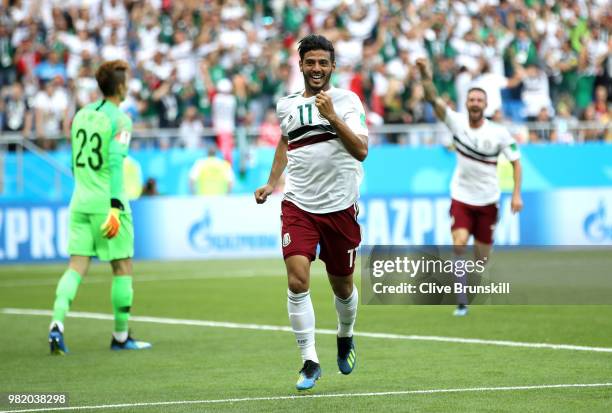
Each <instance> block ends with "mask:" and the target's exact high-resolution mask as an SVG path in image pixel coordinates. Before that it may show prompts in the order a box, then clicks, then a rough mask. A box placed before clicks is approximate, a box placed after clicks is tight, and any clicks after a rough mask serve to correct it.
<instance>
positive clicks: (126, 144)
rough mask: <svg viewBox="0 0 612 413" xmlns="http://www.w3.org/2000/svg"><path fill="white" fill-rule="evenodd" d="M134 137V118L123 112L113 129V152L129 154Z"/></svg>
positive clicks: (111, 146) (111, 148)
mask: <svg viewBox="0 0 612 413" xmlns="http://www.w3.org/2000/svg"><path fill="white" fill-rule="evenodd" d="M131 139H132V120H131V119H130V118H129V116H127V115H125V114H124V113H121V114H120V115H119V116H118V118H117V121H116V124H115V128H114V129H113V137H112V139H111V144H110V152H111V153H119V154H121V155H124V156H125V155H127V153H128V150H129V148H130V140H131Z"/></svg>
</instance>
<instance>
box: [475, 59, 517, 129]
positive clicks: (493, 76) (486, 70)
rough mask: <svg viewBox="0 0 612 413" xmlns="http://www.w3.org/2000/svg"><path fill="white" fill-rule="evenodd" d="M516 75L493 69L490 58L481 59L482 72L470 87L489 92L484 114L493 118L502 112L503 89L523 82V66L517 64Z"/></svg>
mask: <svg viewBox="0 0 612 413" xmlns="http://www.w3.org/2000/svg"><path fill="white" fill-rule="evenodd" d="M515 68H516V69H515V70H514V76H513V77H512V78H507V77H505V76H503V75H500V74H498V73H493V72H492V71H491V65H490V63H489V61H488V60H486V59H482V60H481V68H480V74H479V75H478V76H476V77H475V78H474V79H473V80H472V83H471V85H470V87H479V88H481V89H483V90H484V91H485V92H486V93H487V108H486V109H485V112H484V115H485V116H486V117H487V118H489V119H491V118H493V117H494V116H496V115H497V116H499V114H501V112H502V93H501V92H502V89H506V88H513V87H516V86H518V85H520V84H521V80H522V78H523V75H524V74H523V70H522V68H521V66H519V65H515Z"/></svg>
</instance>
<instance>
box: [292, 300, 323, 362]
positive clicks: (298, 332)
mask: <svg viewBox="0 0 612 413" xmlns="http://www.w3.org/2000/svg"><path fill="white" fill-rule="evenodd" d="M287 312H288V313H289V321H290V322H291V328H292V329H293V332H294V333H295V339H296V340H297V344H298V347H299V348H300V352H301V353H302V361H306V360H312V361H314V362H315V363H318V362H319V357H317V351H316V350H315V333H314V330H315V314H314V309H313V308H312V301H311V300H310V291H306V292H305V293H298V294H295V293H293V292H291V290H287Z"/></svg>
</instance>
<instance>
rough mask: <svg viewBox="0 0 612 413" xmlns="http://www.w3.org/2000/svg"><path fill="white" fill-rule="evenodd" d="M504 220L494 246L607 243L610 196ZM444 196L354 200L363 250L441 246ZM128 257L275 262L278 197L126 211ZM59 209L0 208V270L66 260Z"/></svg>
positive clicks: (592, 194)
mask: <svg viewBox="0 0 612 413" xmlns="http://www.w3.org/2000/svg"><path fill="white" fill-rule="evenodd" d="M523 199H524V203H525V209H524V210H523V212H521V213H520V214H518V215H514V214H512V213H511V212H510V198H509V196H508V195H504V196H502V199H501V202H500V219H499V222H498V224H497V227H496V232H495V235H496V237H495V239H496V243H497V244H498V245H611V246H612V189H608V188H602V189H585V190H558V191H551V192H546V193H539V192H538V193H526V194H524V196H523ZM449 205H450V200H449V199H448V197H445V196H418V197H406V196H384V197H364V198H363V199H362V200H361V201H360V215H359V221H360V223H361V225H362V229H363V243H364V244H369V245H374V244H396V245H422V244H449V243H450V242H451V239H450V231H449V228H450V217H449V214H448V210H449ZM132 211H133V215H134V227H135V233H136V241H135V242H136V245H135V255H136V256H135V258H136V259H205V258H249V257H280V256H281V246H280V244H281V233H280V197H272V198H270V199H269V201H268V202H266V203H265V204H263V205H256V204H255V202H254V200H253V197H252V196H247V195H240V196H229V197H211V198H208V197H167V198H166V197H157V198H147V199H142V200H139V201H137V202H134V203H132ZM67 235H68V209H67V207H66V206H65V205H58V204H2V205H0V263H20V262H45V261H58V260H63V259H66V258H67V256H68V255H67V244H68V242H67Z"/></svg>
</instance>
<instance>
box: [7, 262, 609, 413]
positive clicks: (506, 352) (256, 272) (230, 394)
mask: <svg viewBox="0 0 612 413" xmlns="http://www.w3.org/2000/svg"><path fill="white" fill-rule="evenodd" d="M578 253H579V252H578ZM578 253H577V254H578ZM514 259H520V257H514ZM543 259H545V257H544V258H543ZM544 264H545V261H544ZM542 267H543V268H545V265H543V266H542ZM63 270H64V265H55V264H54V265H36V266H1V267H0V308H20V309H41V310H50V309H51V306H52V302H53V296H54V290H55V284H56V282H57V280H58V279H59V276H60V275H61V273H62V272H63ZM134 279H135V281H134V288H135V304H134V308H133V314H134V315H135V316H150V317H165V318H176V319H191V320H211V321H224V322H233V323H243V324H244V323H252V324H262V325H277V326H288V325H289V324H288V319H287V312H286V280H285V275H284V265H283V263H282V260H280V259H274V260H232V261H229V260H228V261H201V262H164V263H160V262H136V263H135V278H134ZM110 280H111V275H110V269H109V267H108V265H102V264H95V265H93V266H92V268H91V270H90V274H89V275H88V276H87V277H86V278H85V280H84V281H83V283H82V285H81V287H80V290H79V294H78V296H77V298H76V300H75V302H74V304H73V307H72V310H73V311H81V312H95V313H105V314H110V313H111V308H110ZM311 291H312V297H313V302H314V306H315V312H316V318H317V328H321V329H335V328H336V320H335V317H336V316H335V310H334V306H333V301H332V292H331V289H330V288H329V285H328V283H327V280H326V277H325V275H324V269H323V266H322V265H321V263H320V262H319V261H317V262H315V263H314V264H313V276H312V285H311ZM451 313H452V307H449V306H437V307H434V306H360V308H359V314H358V319H357V326H356V331H357V332H359V331H363V332H380V333H395V334H403V335H426V336H444V337H465V338H478V339H485V340H510V341H519V342H529V343H555V344H571V345H579V346H592V347H612V306H577V305H576V306H474V307H472V308H471V312H470V314H469V315H468V316H467V317H465V318H460V319H458V318H454V317H453V316H452V315H451ZM49 321H50V318H49V317H47V316H35V315H14V314H5V313H2V312H1V311H0V331H1V332H2V342H1V344H0V392H25V391H28V392H68V394H69V397H70V405H71V406H102V405H104V406H107V405H114V404H123V403H127V404H133V403H150V402H170V401H196V400H198V401H205V400H225V399H236V398H264V397H270V399H269V400H246V401H234V402H231V401H221V402H217V403H200V404H173V405H158V406H141V407H138V406H127V407H116V408H112V407H106V408H103V409H100V410H83V411H103V412H111V411H113V412H115V411H116V412H140V411H142V412H145V411H146V412H191V411H194V412H195V411H248V412H252V411H265V412H269V411H291V410H295V411H300V412H306V411H311V412H327V411H369V412H372V411H419V412H421V411H425V412H442V411H452V412H477V411H487V412H515V411H521V412H565V411H567V412H576V411H584V412H609V411H611V410H612V387H610V386H603V387H571V388H535V389H522V390H521V389H516V390H504V391H466V392H452V393H423V394H414V393H413V394H387V395H380V394H379V395H369V396H368V395H361V396H346V397H320V398H319V397H297V398H290V399H289V398H285V399H283V398H280V397H283V396H294V395H297V392H296V391H295V387H294V385H295V381H296V379H297V372H298V370H299V369H300V367H301V366H300V364H301V362H300V359H299V352H298V350H297V347H296V344H295V341H294V337H293V335H292V334H291V333H288V332H284V331H257V330H248V329H231V328H223V327H203V326H193V325H191V326H190V325H173V324H158V323H148V322H140V321H135V322H132V323H131V328H132V330H133V332H134V336H135V337H137V338H142V339H144V340H149V341H151V342H152V343H153V345H154V347H153V349H151V350H148V351H142V352H119V353H117V352H111V351H110V350H109V344H110V338H111V335H110V333H111V331H112V321H110V320H94V319H83V318H70V317H69V318H67V320H66V323H65V324H66V336H65V337H66V342H67V345H68V347H69V349H70V354H69V355H68V356H66V357H52V356H50V355H49V354H48V351H49V350H48V345H47V329H48V325H49ZM356 345H357V354H358V359H357V367H356V369H355V371H354V372H353V374H351V375H349V376H343V375H341V374H339V373H338V372H337V367H336V361H335V357H336V355H335V351H336V348H335V337H334V336H333V335H325V334H318V335H317V349H318V352H319V357H320V359H321V365H322V369H323V377H322V378H321V380H320V381H318V382H317V385H316V387H315V388H314V389H313V390H312V391H310V392H308V393H306V395H307V396H312V395H322V396H326V395H332V394H348V393H380V392H396V391H399V392H401V391H410V390H429V389H457V388H466V389H467V388H482V387H507V386H541V385H554V384H580V383H610V382H612V352H595V351H573V350H554V349H549V348H527V347H508V346H499V345H483V344H465V343H449V342H435V341H416V340H402V339H388V338H370V337H357V338H356ZM28 407H30V408H31V407H35V406H28ZM22 408H24V407H22ZM8 409H17V408H16V407H14V406H13V407H9V406H7V405H6V404H0V411H2V410H8Z"/></svg>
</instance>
